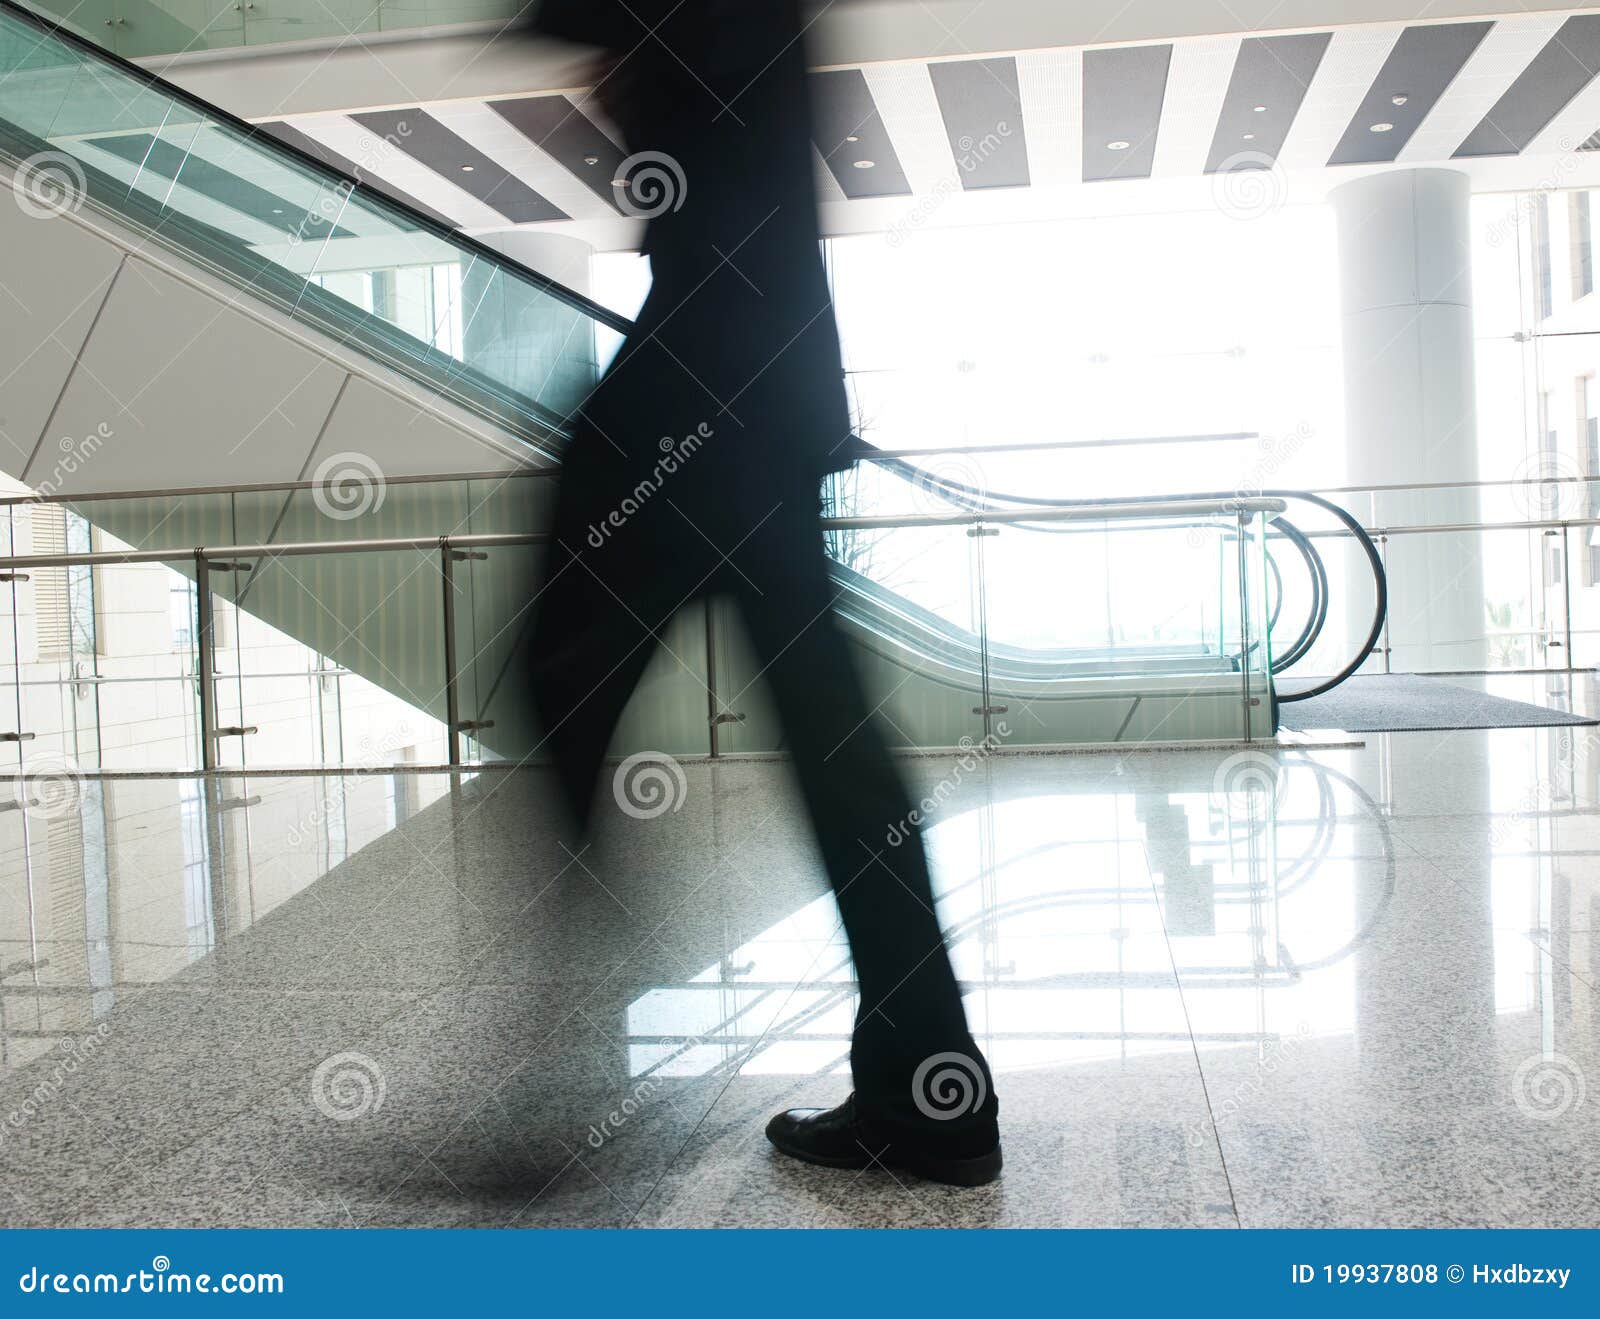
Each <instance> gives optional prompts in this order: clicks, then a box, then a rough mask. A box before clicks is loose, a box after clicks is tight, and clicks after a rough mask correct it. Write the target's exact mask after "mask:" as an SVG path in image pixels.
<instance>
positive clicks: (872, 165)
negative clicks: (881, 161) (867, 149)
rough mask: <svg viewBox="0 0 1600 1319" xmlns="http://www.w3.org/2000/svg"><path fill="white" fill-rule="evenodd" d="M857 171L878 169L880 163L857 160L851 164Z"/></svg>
mask: <svg viewBox="0 0 1600 1319" xmlns="http://www.w3.org/2000/svg"><path fill="white" fill-rule="evenodd" d="M851 163H852V164H854V165H855V167H856V168H857V169H876V168H877V167H878V162H877V161H875V160H857V161H853V162H851Z"/></svg>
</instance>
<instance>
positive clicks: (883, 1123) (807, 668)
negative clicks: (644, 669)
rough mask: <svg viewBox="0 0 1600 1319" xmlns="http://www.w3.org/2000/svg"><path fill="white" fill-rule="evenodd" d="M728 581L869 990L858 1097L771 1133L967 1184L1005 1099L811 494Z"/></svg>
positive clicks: (789, 1142)
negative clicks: (837, 603)
mask: <svg viewBox="0 0 1600 1319" xmlns="http://www.w3.org/2000/svg"><path fill="white" fill-rule="evenodd" d="M739 569H740V571H739V572H738V573H736V574H729V575H728V581H729V585H730V589H733V590H734V591H735V594H736V595H737V598H738V600H739V603H740V606H741V609H742V612H743V615H744V618H745V622H746V626H747V627H748V629H749V632H750V636H751V640H752V642H753V643H754V647H755V650H756V654H757V656H758V657H759V659H760V662H761V664H762V666H763V670H764V674H765V677H766V679H767V682H768V684H769V686H770V688H771V690H772V693H773V696H774V698H775V700H776V703H777V706H778V711H779V714H780V716H781V718H782V721H783V727H784V731H785V734H786V736H787V739H788V743H789V746H790V749H791V752H792V754H793V758H794V765H795V770H796V774H797V777H798V779H799V784H800V789H801V792H802V794H803V795H804V797H805V801H806V805H807V808H808V810H809V811H810V814H811V818H812V822H813V824H814V827H815V829H816V833H817V841H818V844H819V847H820V849H821V852H822V856H823V861H824V864H825V865H826V867H827V871H828V878H829V882H830V883H831V885H832V887H833V891H834V895H835V897H836V899H837V900H838V904H839V911H840V914H841V916H842V918H843V921H844V926H845V932H846V934H847V936H848V937H849V940H850V950H851V955H852V958H853V959H854V962H855V967H856V975H857V979H858V981H859V983H860V1003H859V1008H858V1012H857V1017H856V1026H855V1033H854V1039H853V1044H852V1048H851V1055H850V1060H851V1070H852V1072H853V1074H854V1079H855V1086H856V1093H855V1095H854V1096H853V1099H852V1100H851V1101H850V1102H849V1103H847V1104H846V1105H844V1106H841V1108H840V1109H836V1110H830V1111H828V1112H826V1113H823V1112H818V1111H815V1110H793V1111H791V1112H790V1113H786V1114H781V1115H779V1117H777V1118H775V1119H774V1120H773V1123H772V1124H771V1125H770V1126H769V1128H768V1134H769V1136H771V1138H772V1139H773V1142H774V1143H775V1144H776V1145H778V1147H779V1148H780V1149H782V1150H784V1151H785V1152H786V1153H789V1154H792V1155H795V1156H796V1157H799V1158H806V1159H810V1160H811V1161H813V1162H819V1163H825V1164H831V1165H834V1166H842V1167H865V1166H868V1165H869V1164H871V1163H872V1162H873V1161H875V1160H881V1161H883V1162H885V1163H889V1164H891V1165H895V1166H901V1167H905V1168H908V1169H909V1170H911V1171H914V1172H917V1173H919V1174H921V1175H925V1176H929V1177H933V1178H936V1179H938V1180H941V1181H947V1182H953V1183H957V1184H968V1185H970V1184H978V1183H981V1182H985V1181H990V1180H993V1178H994V1177H995V1176H996V1175H997V1174H998V1173H999V1170H1000V1150H999V1134H998V1128H997V1125H996V1115H997V1112H998V1103H997V1100H996V1098H995V1095H994V1083H993V1078H992V1076H991V1075H990V1072H989V1068H988V1064H987V1063H986V1061H985V1060H984V1057H983V1055H982V1053H981V1052H980V1051H979V1049H978V1047H977V1044H976V1043H975V1042H974V1040H973V1038H972V1035H971V1033H970V1032H969V1030H968V1028H967V1022H966V1017H965V1014H964V1012H963V1008H962V1002H961V991H960V988H959V986H958V984H957V982H956V978H955V974H954V971H953V970H952V968H951V965H950V957H949V953H948V950H947V949H946V947H945V943H944V938H943V935H942V933H941V931H940V927H939V921H938V916H937V913H936V911H935V907H934V899H933V889H932V884H931V881H930V878H929V872H928V866H927V861H926V857H925V855H924V851H923V847H922V839H921V836H920V833H919V831H918V829H917V827H916V825H915V824H914V823H913V822H912V819H911V803H910V801H909V799H908V797H907V795H906V791H905V787H904V784H903V783H902V781H901V779H900V775H899V773H898V771H897V769H896V767H895V765H894V762H893V760H892V758H891V757H890V755H889V751H888V748H887V746H886V745H885V744H884V741H883V739H882V737H881V735H880V733H879V731H878V728H877V726H876V723H875V722H874V719H873V711H872V709H871V707H870V706H869V704H868V702H867V699H866V695H865V693H864V692H863V690H862V687H861V682H860V678H859V675H858V674H857V672H856V668H855V664H854V661H853V658H852V656H851V655H850V652H849V647H848V644H847V643H846V641H845V638H844V636H843V634H842V633H841V632H840V630H839V626H838V623H837V621H836V619H835V618H834V614H833V587H832V583H831V580H830V577H829V574H828V567H827V559H826V556H825V553H824V548H823V539H822V530H821V525H820V520H819V517H818V510H817V500H816V495H815V493H814V492H811V491H809V490H802V491H801V493H799V494H791V495H790V496H789V497H788V498H787V500H786V505H785V506H784V507H780V508H779V509H777V510H776V511H774V513H773V514H772V516H771V517H770V519H769V520H768V521H767V522H766V523H764V524H763V526H762V527H761V529H760V530H759V531H758V532H757V533H756V534H755V535H754V536H753V537H752V538H751V540H750V542H749V543H748V544H747V545H746V546H745V547H744V551H743V552H742V553H741V555H740V556H739Z"/></svg>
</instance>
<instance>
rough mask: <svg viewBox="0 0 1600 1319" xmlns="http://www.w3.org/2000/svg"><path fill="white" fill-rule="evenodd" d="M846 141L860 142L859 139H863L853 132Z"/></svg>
mask: <svg viewBox="0 0 1600 1319" xmlns="http://www.w3.org/2000/svg"><path fill="white" fill-rule="evenodd" d="M845 141H846V142H859V141H861V139H860V138H859V137H857V136H856V135H855V134H854V133H852V134H850V136H849V137H847V138H845Z"/></svg>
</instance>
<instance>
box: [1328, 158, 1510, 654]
mask: <svg viewBox="0 0 1600 1319" xmlns="http://www.w3.org/2000/svg"><path fill="white" fill-rule="evenodd" d="M1329 200H1330V202H1331V204H1332V206H1333V208H1334V213H1335V215H1336V217H1337V221H1338V234H1339V284H1340V302H1341V312H1342V321H1343V335H1342V338H1343V344H1344V382H1345V387H1344V393H1345V452H1346V455H1347V474H1348V484H1351V485H1394V484H1436V483H1439V482H1449V481H1473V480H1476V479H1477V476H1478V428H1477V397H1476V382H1475V378H1474V367H1473V326H1472V250H1471V248H1472V238H1471V223H1470V203H1471V193H1470V187H1469V180H1468V177H1467V175H1465V174H1463V173H1461V172H1460V171H1458V170H1449V169H1401V170H1390V171H1388V172H1385V173H1381V174H1374V175H1369V176H1367V177H1365V178H1361V179H1357V180H1355V181H1353V182H1350V183H1346V184H1344V185H1342V186H1341V187H1338V188H1336V189H1334V191H1333V193H1332V194H1331V195H1330V198H1329ZM1352 503H1353V505H1354V511H1355V512H1356V513H1357V515H1358V516H1361V517H1363V518H1364V517H1365V516H1367V511H1368V509H1367V504H1366V502H1365V500H1361V499H1353V500H1352ZM1478 509H1479V499H1478V494H1477V492H1476V491H1474V490H1456V491H1442V490H1436V491H1429V492H1426V493H1418V494H1413V495H1385V496H1380V497H1379V499H1378V504H1377V517H1378V519H1379V521H1380V522H1382V523H1384V524H1386V525H1390V526H1397V525H1401V524H1415V523H1419V522H1470V521H1473V520H1475V519H1476V518H1477V516H1478ZM1483 552H1484V540H1483V537H1482V536H1479V535H1470V534H1459V535H1430V536H1406V537H1395V538H1394V539H1392V540H1391V541H1390V542H1389V545H1388V560H1389V586H1390V600H1389V609H1390V635H1391V644H1392V646H1393V654H1392V659H1391V662H1392V665H1393V668H1394V670H1395V671H1396V672H1418V671H1428V670H1440V669H1446V670H1448V669H1456V670H1462V669H1481V668H1483V667H1484V665H1485V662H1486V654H1487V647H1486V644H1485V642H1484V640H1483V631H1484V626H1485V622H1484V604H1483V569H1482V564H1481V556H1482V554H1483ZM1355 580H1359V578H1356V579H1355ZM1349 594H1350V595H1351V596H1354V595H1356V594H1357V592H1354V591H1352V592H1350V593H1349ZM1348 609H1349V619H1348V627H1349V630H1350V632H1351V633H1352V636H1353V639H1355V640H1359V636H1356V635H1355V634H1357V633H1364V631H1365V624H1366V622H1367V621H1369V620H1370V598H1362V599H1355V598H1352V599H1350V600H1349V602H1348ZM1369 667H1376V668H1381V658H1380V659H1375V660H1374V661H1373V664H1372V665H1371V666H1369Z"/></svg>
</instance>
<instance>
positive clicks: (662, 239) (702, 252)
mask: <svg viewBox="0 0 1600 1319" xmlns="http://www.w3.org/2000/svg"><path fill="white" fill-rule="evenodd" d="M534 30H535V32H536V33H538V34H541V35H545V36H550V37H557V38H561V39H564V40H568V41H574V42H579V43H583V44H585V45H589V46H595V47H599V48H600V49H601V51H602V52H603V55H602V62H601V66H600V70H599V74H598V80H599V95H600V98H601V102H602V104H603V105H604V106H605V108H606V110H607V112H608V115H609V117H610V118H611V119H612V120H613V122H615V124H616V125H617V127H618V128H619V129H620V130H621V132H622V134H623V136H624V138H625V139H626V144H627V149H628V150H629V151H630V152H632V153H634V157H635V159H637V160H640V161H646V162H649V163H651V164H653V165H654V166H655V167H656V169H657V170H658V180H657V181H658V182H662V183H664V186H666V187H667V188H668V189H669V190H671V191H670V192H669V195H668V196H666V197H665V198H662V197H661V196H659V195H658V196H657V197H655V198H653V199H651V200H653V202H654V204H653V205H652V206H651V208H650V209H651V211H652V213H653V214H654V218H652V219H651V221H650V224H649V228H648V233H647V237H646V242H645V248H644V250H645V252H646V254H647V255H648V256H649V259H650V264H651V272H652V277H653V282H652V285H651V288H650V293H649V296H648V298H647V299H646V301H645V304H644V307H643V309H642V311H641V312H640V315H639V317H638V320H637V322H636V325H635V328H634V329H633V331H632V332H631V333H630V334H629V335H628V337H627V340H626V342H625V344H624V345H623V347H622V349H621V351H620V352H619V353H618V355H617V357H616V359H615V361H614V362H613V363H612V365H611V366H610V368H609V369H608V370H607V372H606V373H605V376H604V378H603V379H602V380H601V381H600V383H599V385H598V386H597V387H596V389H595V391H594V393H593V394H592V395H591V396H590V398H589V399H588V401H587V402H586V403H585V404H584V406H583V408H582V409H581V412H580V413H579V415H578V417H577V418H576V419H575V426H574V439H573V442H572V444H571V446H570V448H569V450H568V452H567V454H566V457H565V460H564V463H563V470H562V474H561V480H560V488H559V495H558V498H557V509H556V514H555V523H554V543H553V545H552V549H551V553H550V556H549V559H548V561H547V565H546V569H545V577H544V581H543V584H542V587H541V590H540V595H539V600H538V614H537V620H536V623H535V628H534V650H533V654H534V657H535V658H534V673H533V687H534V699H535V703H536V705H537V707H538V711H539V716H540V719H541V721H542V724H543V727H544V729H545V730H546V733H545V743H544V746H545V748H546V749H547V750H548V751H549V752H550V754H551V755H552V756H553V758H554V760H555V763H556V766H557V769H558V773H559V777H560V779H561V781H562V784H563V788H564V791H565V793H566V796H567V798H568V801H569V803H570V805H571V807H572V809H573V812H574V815H575V817H576V819H577V821H578V823H579V824H580V826H582V827H583V828H585V829H587V827H588V825H589V823H590V819H591V814H592V810H593V804H594V797H595V788H596V783H597V780H598V779H599V777H600V771H601V766H602V762H603V760H604V757H605V754H606V750H607V747H608V745H609V743H610V741H611V738H612V734H613V733H614V731H615V729H616V726H617V723H618V720H619V719H620V717H621V715H622V712H623V709H624V707H625V706H626V704H627V702H628V699H629V697H630V696H631V694H632V693H633V690H634V688H635V686H636V685H637V684H638V682H639V680H640V678H641V677H642V675H643V673H644V670H645V667H646V665H647V664H648V662H649V660H650V658H651V656H652V653H653V652H654V649H655V646H656V642H657V639H658V638H659V636H660V635H661V632H662V629H663V628H664V627H665V625H666V624H667V623H668V622H669V620H670V619H671V617H672V615H673V614H674V613H675V612H676V611H677V610H678V609H680V608H682V607H683V606H685V605H687V604H689V603H690V602H692V601H697V600H705V599H708V598H710V597H712V596H728V597H731V598H732V599H733V600H734V601H736V602H737V605H738V608H739V610H740V613H741V615H742V618H743V620H744V623H745V627H746V629H747V631H748V633H749V636H750V639H751V641H752V643H753V645H754V648H755V651H756V654H757V656H758V657H759V660H760V663H761V664H762V666H763V672H764V675H765V677H766V679H767V681H768V683H769V684H770V687H771V690H772V694H773V696H774V698H775V701H776V704H777V708H778V712H779V714H780V716H781V718H782V721H783V726H784V729H785V732H786V735H787V741H788V745H789V747H790V750H791V752H792V756H793V762H794V767H795V770H796V773H797V777H798V780H799V786H800V789H801V793H802V795H803V797H804V799H805V802H806V806H807V809H808V810H809V812H810V816H811V820H812V823H813V827H814V829H815V831H816V836H817V840H818V843H819V847H820V851H821V854H822V858H823V861H824V864H825V866H826V869H827V873H828V878H829V882H830V883H831V885H832V888H833V892H834V895H835V897H836V899H837V901H838V905H839V910H840V913H841V916H842V918H843V922H844V928H845V932H846V934H847V936H848V938H849V941H850V950H851V955H852V958H853V960H854V963H855V968H856V976H857V979H858V981H859V984H860V998H859V1003H858V1008H857V1015H856V1020H855V1028H854V1032H853V1037H852V1047H851V1053H850V1063H851V1071H852V1074H853V1078H854V1083H855V1090H854V1093H853V1095H852V1096H851V1097H850V1098H848V1099H847V1100H846V1101H845V1102H844V1103H843V1104H841V1105H840V1106H839V1107H837V1108H833V1109H828V1110H821V1109H792V1110H789V1111H788V1112H785V1113H780V1114H778V1115H777V1116H776V1117H774V1118H773V1119H772V1121H771V1122H770V1123H769V1124H768V1127H767V1135H768V1137H769V1138H770V1139H771V1141H772V1143H773V1144H774V1145H775V1146H776V1147H777V1148H778V1149H779V1150H781V1151H782V1152H783V1153H785V1154H788V1155H792V1156H794V1157H796V1158H799V1159H804V1160H806V1161H808V1162H811V1163H817V1164H823V1165H827V1166H830V1167H838V1168H857V1169H859V1168H866V1167H871V1166H874V1165H878V1164H882V1165H886V1166H890V1167H898V1168H903V1169H905V1170H907V1171H910V1172H913V1173H915V1174H918V1175H921V1176H925V1177H928V1178H931V1179H934V1180H937V1181H941V1182H946V1183H949V1184H953V1185H979V1184H982V1183H985V1182H989V1181H992V1180H994V1178H995V1177H997V1176H998V1175H999V1172H1000V1166H1001V1155H1000V1141H999V1128H998V1125H997V1120H996V1119H997V1113H998V1108H999V1106H998V1102H997V1100H996V1097H995V1093H994V1085H993V1078H992V1076H991V1075H990V1072H989V1068H988V1064H987V1063H986V1062H985V1060H984V1058H983V1056H982V1054H981V1053H980V1052H979V1050H978V1047H977V1045H976V1043H975V1042H974V1040H973V1038H972V1035H971V1033H970V1032H969V1030H968V1027H967V1022H966V1017H965V1014H964V1012H963V1008H962V1001H961V993H960V989H959V986H958V984H957V982H956V979H955V974H954V972H953V970H952V968H951V965H950V958H949V955H948V951H947V949H946V947H945V944H944V940H943V937H942V935H941V933H940V928H939V924H938V920H937V917H936V915H935V912H934V901H933V891H932V886H931V883H930V880H929V875H928V866H927V861H926V857H925V855H924V851H923V847H922V842H921V838H920V836H919V834H918V831H917V830H916V828H915V827H913V826H912V825H911V824H910V821H911V818H912V812H911V803H910V801H909V800H908V797H907V793H906V790H905V787H904V785H903V784H902V782H901V780H900V777H899V774H898V772H897V770H896V768H895V765H894V763H893V761H892V759H891V758H890V755H889V752H888V749H887V746H886V744H885V742H884V741H883V739H882V737H881V736H880V734H879V733H878V731H877V729H876V727H875V725H874V723H873V719H872V711H871V710H870V708H869V705H868V702H867V699H866V696H865V693H864V691H863V689H862V685H861V682H860V679H859V676H858V674H857V672H856V669H855V667H854V664H853V662H852V660H851V657H850V654H849V651H848V648H847V644H846V641H845V639H844V636H843V635H842V633H841V631H840V629H839V626H838V624H837V622H836V621H835V618H834V615H833V594H834V592H833V588H832V585H831V582H830V577H829V573H828V564H827V558H826V554H825V549H824V540H823V531H822V526H821V501H820V494H819V489H820V483H821V481H822V479H823V478H824V477H825V476H826V475H827V474H828V473H830V472H834V471H838V470H842V469H843V468H845V467H847V466H849V464H850V462H851V461H852V460H853V457H854V443H855V442H854V441H853V440H852V437H851V427H850V418H849V411H848V406H847V402H846V397H845V391H844V380H843V373H842V369H841V360H840V350H839V339H838V330H837V327H836V325H835V322H834V316H833V306H832V301H831V297H830V294H829V289H828V282H827V277H826V273H825V271H824V268H823V263H822V257H821V252H820V243H819V225H818V221H817V213H816V196H815V184H814V178H813V174H812V169H813V157H812V133H811V123H810V106H809V99H808V97H809V92H808V86H807V79H806V61H805V51H804V47H803V42H802V37H803V35H804V34H803V28H802V22H801V15H800V7H799V0H545V3H544V4H543V6H542V7H541V9H540V10H539V11H538V15H537V17H536V18H535V19H534ZM663 201H666V202H667V203H668V204H666V205H662V202H663ZM669 449H670V450H671V451H672V452H673V453H674V455H675V457H677V458H681V461H675V462H674V463H673V464H672V466H671V470H670V471H668V472H663V470H662V467H663V463H662V456H663V453H664V452H666V451H668V450H669ZM620 510H626V511H625V512H624V511H620ZM891 835H892V836H894V837H898V838H900V839H901V841H900V842H899V843H898V844H897V845H895V844H891V843H890V842H889V841H888V840H889V838H890V837H891Z"/></svg>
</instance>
